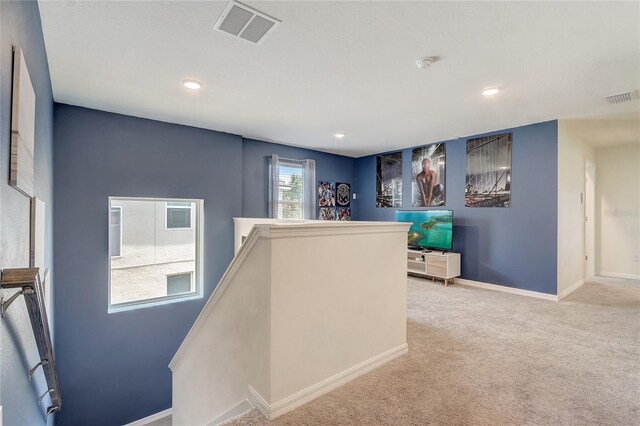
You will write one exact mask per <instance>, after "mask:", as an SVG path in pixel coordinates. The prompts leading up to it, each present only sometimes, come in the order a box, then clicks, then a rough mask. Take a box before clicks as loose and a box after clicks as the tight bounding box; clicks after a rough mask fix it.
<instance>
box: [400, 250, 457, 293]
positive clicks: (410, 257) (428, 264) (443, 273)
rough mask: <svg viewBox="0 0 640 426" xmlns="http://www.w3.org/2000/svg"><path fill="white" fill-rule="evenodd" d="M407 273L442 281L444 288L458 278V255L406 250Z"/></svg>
mask: <svg viewBox="0 0 640 426" xmlns="http://www.w3.org/2000/svg"><path fill="white" fill-rule="evenodd" d="M407 273H408V274H415V275H421V276H428V277H431V279H432V281H435V279H436V278H440V279H443V280H444V285H445V287H446V286H447V285H449V280H450V279H453V278H455V277H459V276H460V253H452V252H445V253H442V252H441V251H430V252H425V251H422V250H412V249H407Z"/></svg>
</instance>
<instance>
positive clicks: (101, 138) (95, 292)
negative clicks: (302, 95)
mask: <svg viewBox="0 0 640 426" xmlns="http://www.w3.org/2000/svg"><path fill="white" fill-rule="evenodd" d="M268 154H278V155H282V156H285V157H291V158H313V159H315V160H316V169H317V170H316V173H317V177H318V179H326V180H341V181H343V180H344V181H346V182H350V183H354V179H355V174H354V170H355V160H354V159H352V158H347V157H341V156H337V155H332V154H326V153H321V152H317V151H312V150H306V149H300V148H292V147H287V146H283V145H277V144H271V143H267V142H260V141H255V140H243V139H242V137H240V136H236V135H231V134H226V133H219V132H215V131H210V130H204V129H198V128H193V127H187V126H180V125H175V124H169V123H163V122H158V121H152V120H145V119H140V118H134V117H129V116H124V115H118V114H112V113H107V112H102V111H96V110H91V109H86V108H80V107H74V106H69V105H61V104H56V108H55V168H54V170H55V194H56V197H57V199H56V201H57V202H56V209H55V233H56V239H55V252H56V259H55V262H56V270H57V271H58V280H59V282H60V284H59V286H58V287H56V293H55V303H56V309H57V317H56V333H57V341H58V344H57V362H58V368H59V374H60V382H61V388H62V396H63V399H64V403H65V407H64V409H63V411H62V412H61V413H60V414H59V416H58V419H57V423H58V424H59V425H78V424H91V425H95V426H98V425H121V424H125V423H128V422H131V421H134V420H137V419H140V418H143V417H146V416H148V415H151V414H154V413H157V412H159V411H162V410H165V409H167V408H170V407H171V372H170V370H169V368H168V364H169V361H170V360H171V358H172V357H173V355H174V354H175V352H176V350H177V349H178V347H179V345H180V343H181V342H182V340H183V339H184V337H185V336H186V334H187V332H188V330H189V328H190V327H191V325H192V324H193V321H194V320H195V318H196V317H197V315H198V313H199V312H200V310H201V309H202V307H203V306H204V303H205V302H206V300H207V298H208V297H209V296H210V294H211V292H212V291H213V289H214V287H215V286H216V285H217V283H218V280H219V279H220V277H221V276H222V274H223V273H224V271H225V269H226V267H227V265H228V264H229V262H230V261H231V258H232V256H233V221H232V218H233V217H240V216H245V217H248V216H251V217H261V216H266V213H267V195H266V194H267V189H268V187H267V185H268V175H267V174H266V173H267V168H266V164H267V163H266V161H267V160H266V155H268ZM109 196H125V197H126V196H131V197H168V198H170V197H176V198H203V199H204V200H205V203H204V217H205V219H204V298H203V299H199V300H192V301H183V302H179V303H174V304H168V305H162V306H154V307H149V308H143V309H138V310H132V311H126V312H118V313H112V314H108V313H107V297H108V295H107V285H108V284H107V276H108V249H107V244H108V208H107V206H108V200H107V198H108V197H109Z"/></svg>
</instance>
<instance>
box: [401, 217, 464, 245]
mask: <svg viewBox="0 0 640 426" xmlns="http://www.w3.org/2000/svg"><path fill="white" fill-rule="evenodd" d="M396 221H397V222H412V223H413V224H412V225H411V227H410V228H409V233H408V234H407V243H408V246H409V247H413V248H419V249H434V250H443V251H444V250H453V210H410V211H409V210H404V211H403V210H399V211H396Z"/></svg>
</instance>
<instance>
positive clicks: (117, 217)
mask: <svg viewBox="0 0 640 426" xmlns="http://www.w3.org/2000/svg"><path fill="white" fill-rule="evenodd" d="M121 254H122V207H120V206H111V215H110V217H109V255H110V256H111V257H117V256H120V255H121Z"/></svg>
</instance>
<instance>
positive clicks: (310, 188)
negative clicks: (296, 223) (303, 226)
mask: <svg viewBox="0 0 640 426" xmlns="http://www.w3.org/2000/svg"><path fill="white" fill-rule="evenodd" d="M268 158H269V206H268V210H269V217H271V218H274V219H283V220H286V219H285V218H282V217H280V215H279V213H280V210H281V209H279V206H282V205H285V204H288V205H299V206H300V209H301V211H302V218H300V219H302V220H308V219H316V218H317V214H318V212H317V208H316V198H317V194H316V192H317V189H316V173H315V161H314V160H311V159H306V160H293V159H290V158H281V157H278V156H277V155H275V154H273V155H270V156H269V157H268ZM281 167H290V168H300V169H301V170H302V201H301V202H298V201H283V200H279V199H278V194H279V192H280V191H279V190H280V168H281ZM298 220H299V219H298Z"/></svg>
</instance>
